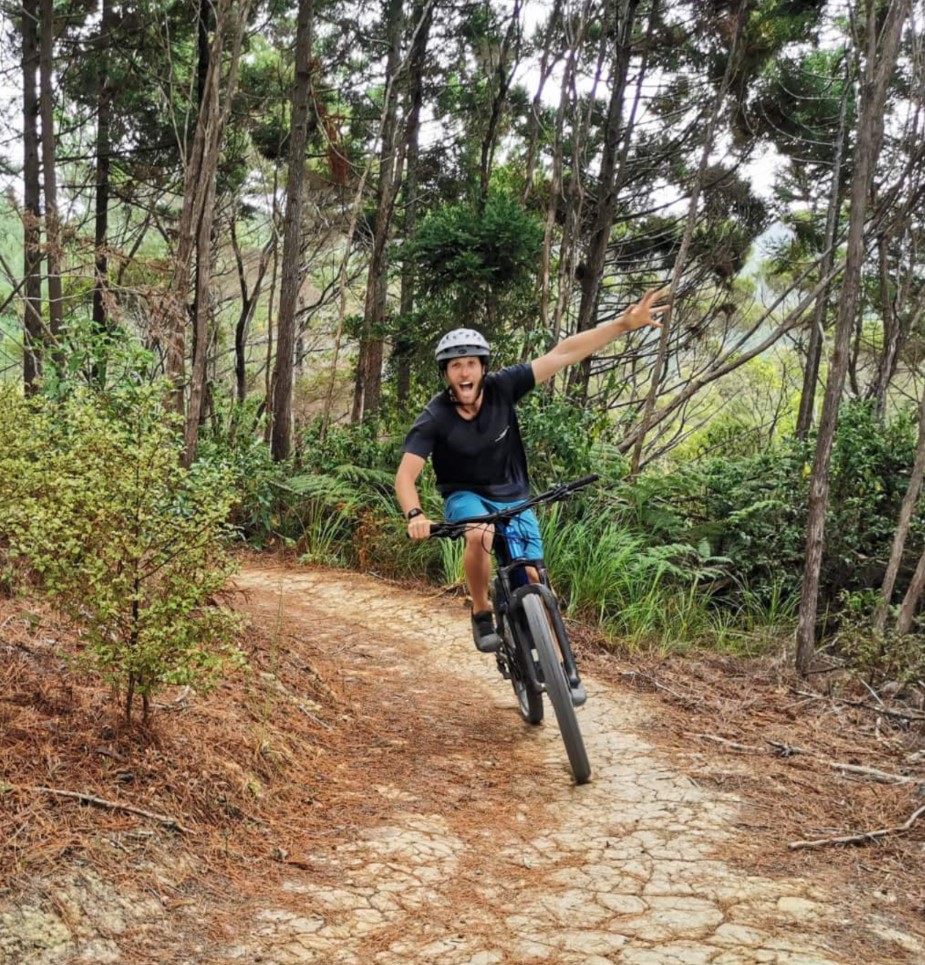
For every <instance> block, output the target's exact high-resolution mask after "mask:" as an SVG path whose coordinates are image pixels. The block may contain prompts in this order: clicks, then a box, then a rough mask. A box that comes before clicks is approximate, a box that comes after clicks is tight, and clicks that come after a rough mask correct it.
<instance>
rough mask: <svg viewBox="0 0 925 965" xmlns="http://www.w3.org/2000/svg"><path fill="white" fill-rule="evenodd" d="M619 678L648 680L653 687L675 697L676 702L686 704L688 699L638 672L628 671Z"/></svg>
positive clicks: (647, 675) (645, 674)
mask: <svg viewBox="0 0 925 965" xmlns="http://www.w3.org/2000/svg"><path fill="white" fill-rule="evenodd" d="M620 676H621V677H633V678H635V677H639V678H640V679H641V680H648V682H649V683H650V684H652V686H653V687H655V688H657V689H658V690H664V691H665V693H666V694H671V696H672V697H677V699H678V700H680V701H683V702H685V703H686V702H687V701H688V700H689V699H690V698H688V697H684V696H683V695H682V694H679V693H678V692H677V691H676V690H672V689H671V688H670V687H666V686H665V685H664V684H660V683H659V682H658V681H657V680H656V679H655V678H654V677H650V676H649V674H647V673H640V672H639V671H638V670H629V671H627V672H625V673H621V674H620Z"/></svg>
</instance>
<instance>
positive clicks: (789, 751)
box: [768, 740, 809, 757]
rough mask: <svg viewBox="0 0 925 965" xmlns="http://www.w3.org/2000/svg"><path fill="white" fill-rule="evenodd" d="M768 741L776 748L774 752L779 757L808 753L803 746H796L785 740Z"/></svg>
mask: <svg viewBox="0 0 925 965" xmlns="http://www.w3.org/2000/svg"><path fill="white" fill-rule="evenodd" d="M768 743H769V744H770V745H771V747H773V748H774V751H773V753H774V754H776V755H777V756H778V757H796V755H797V754H808V753H809V752H808V751H804V750H803V748H802V747H794V746H793V745H792V744H785V743H784V742H783V741H771V740H769V741H768Z"/></svg>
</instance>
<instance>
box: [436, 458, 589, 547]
mask: <svg viewBox="0 0 925 965" xmlns="http://www.w3.org/2000/svg"><path fill="white" fill-rule="evenodd" d="M600 478H601V477H600V476H599V475H598V474H597V473H596V472H595V473H591V474H590V475H587V476H582V477H581V478H580V479H573V480H572V481H571V482H567V483H559V484H558V485H555V486H553V487H552V488H551V489H547V490H546V492H543V493H540V494H539V495H537V496H531V498H530V499H527V500H525V501H524V502H522V503H521V504H520V505H519V506H515V507H511V508H510V509H499V510H498V511H497V512H496V513H486V514H485V515H483V516H469V517H467V518H466V519H457V520H455V521H453V522H443V523H434V524H433V525H432V526H431V527H430V535H431V537H432V538H433V537H437V538H438V539H458V538H459V537H461V536H463V535H464V534H465V532H466V530H467V529H468V527H470V526H486V525H491V524H492V523H509V522H510V521H511V520H512V519H513V518H514V517H515V516H517V515H519V514H520V513H522V512H524V510H527V509H532V508H533V507H534V506H539V505H540V504H541V503H558V502H561V501H562V500H564V499H568V498H569V497H570V496H573V495H574V494H575V493H577V492H578V490H579V489H584V488H585V487H586V486H590V485H591V483H593V482H597V480H598V479H600Z"/></svg>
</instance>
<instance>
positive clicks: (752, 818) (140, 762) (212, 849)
mask: <svg viewBox="0 0 925 965" xmlns="http://www.w3.org/2000/svg"><path fill="white" fill-rule="evenodd" d="M253 602H254V601H241V605H242V606H245V607H247V608H249V609H251V610H252V611H253V612H255V613H257V617H256V619H255V622H254V623H253V625H252V627H251V628H250V630H249V631H248V634H247V637H246V644H245V649H246V651H247V654H248V658H249V660H250V663H251V668H252V669H251V672H250V673H248V674H245V675H242V676H238V677H235V678H234V679H231V680H229V681H227V682H225V683H224V684H223V685H222V686H220V687H219V688H218V689H217V690H216V691H215V692H213V693H212V694H209V695H206V696H202V695H197V694H191V693H189V692H186V691H182V690H176V691H171V692H168V693H165V694H163V695H161V696H160V697H159V698H158V701H157V708H156V714H155V717H154V720H153V722H152V726H151V727H150V728H147V729H146V728H142V727H140V726H137V725H136V726H135V727H133V728H126V727H124V725H123V724H122V723H121V721H120V720H119V707H118V705H117V703H116V702H115V701H114V698H113V695H112V693H111V692H110V691H109V690H108V689H107V688H105V687H101V686H100V685H99V684H98V683H96V682H94V681H92V680H89V679H81V678H78V677H75V676H74V675H73V674H71V673H70V672H68V669H67V667H68V663H67V660H68V658H69V657H70V656H72V655H73V654H74V653H75V652H76V650H77V646H78V644H77V641H76V640H75V638H74V636H73V634H72V633H71V632H70V631H69V630H68V628H67V627H65V626H63V625H61V624H60V623H59V622H57V620H56V619H55V617H54V615H53V614H52V613H51V612H50V611H48V610H46V609H43V608H42V607H40V606H38V605H36V604H34V603H30V604H29V605H28V606H24V604H23V602H22V601H10V600H0V755H2V758H0V759H2V772H0V780H2V782H3V791H4V793H3V808H2V809H0V842H2V844H0V849H2V850H0V876H2V877H0V887H6V888H16V887H18V886H22V885H24V884H26V883H27V882H28V881H29V879H30V877H31V876H32V875H34V874H36V873H38V872H41V871H47V869H48V868H50V867H55V866H61V865H63V864H66V863H67V862H85V863H87V864H89V865H90V866H92V867H98V868H100V869H102V870H103V871H104V872H105V873H106V874H107V875H108V876H110V877H112V878H113V879H115V880H118V877H119V875H123V876H125V877H126V878H131V879H132V881H133V882H134V883H136V884H138V883H139V881H143V880H144V878H145V876H148V878H149V879H150V882H151V887H152V888H153V889H155V890H157V891H158V894H160V895H161V897H162V900H163V901H164V902H165V904H168V905H169V904H170V903H178V902H179V903H182V902H183V901H184V900H185V897H186V895H187V894H190V893H192V892H193V891H194V890H197V889H198V890H199V891H200V892H201V891H202V890H203V889H208V888H210V887H213V888H215V889H216V891H224V890H227V889H228V888H229V887H233V888H234V889H235V890H236V891H238V892H239V893H240V894H242V895H251V896H255V895H257V894H259V893H260V892H261V889H275V887H276V884H277V883H278V881H279V880H280V877H281V876H282V875H284V874H286V873H288V872H291V871H292V869H293V868H310V869H311V870H312V873H313V874H314V875H316V876H318V877H323V876H324V875H325V874H326V873H327V872H326V868H325V865H324V863H323V862H319V861H318V860H317V858H318V856H319V855H320V854H322V853H323V852H324V851H325V850H326V849H329V848H332V847H335V846H336V845H337V844H338V843H339V842H343V841H349V840H352V839H353V838H354V837H355V835H356V834H357V833H358V832H359V831H360V830H361V829H363V828H368V827H372V826H374V825H375V824H377V823H378V822H379V820H380V818H381V816H382V814H383V812H384V811H385V810H387V809H388V808H389V807H391V804H390V802H389V801H388V800H387V799H384V798H383V797H382V796H381V795H380V794H377V793H375V792H374V790H373V789H374V788H375V787H381V786H388V785H391V784H392V783H393V782H396V780H397V778H396V775H399V774H400V775H401V782H407V781H409V780H410V781H412V782H413V786H414V788H415V793H416V799H415V800H414V801H413V802H408V803H406V804H405V805H403V806H405V807H406V808H408V809H420V810H421V812H422V813H426V812H429V811H433V810H435V809H436V810H438V811H441V810H442V811H446V810H450V811H452V810H453V809H461V808H463V807H465V808H466V809H467V811H468V812H470V814H471V815H472V817H470V818H468V819H469V820H472V819H473V818H477V819H479V820H485V821H497V822H499V823H504V822H505V819H506V816H508V815H509V814H510V813H511V812H512V811H513V810H514V809H516V807H517V806H518V804H520V803H522V802H519V801H517V800H516V799H512V798H511V796H510V793H509V782H507V781H505V780H499V781H498V786H497V788H495V790H494V792H493V789H492V782H491V780H490V779H487V780H481V779H480V781H479V788H478V793H477V794H476V793H475V792H474V791H473V789H472V786H471V780H470V778H471V766H470V764H469V763H468V758H469V757H471V755H472V752H473V743H474V742H473V739H472V734H473V733H480V734H481V740H480V741H476V742H475V743H476V744H477V745H478V747H477V750H478V752H479V753H480V754H482V755H484V756H486V757H487V758H488V759H489V764H490V765H491V766H497V767H500V768H503V767H504V766H505V765H506V761H507V756H509V755H507V754H506V748H508V747H509V743H510V740H511V734H510V722H509V721H508V720H507V719H499V720H497V721H493V720H491V719H489V720H486V719H485V718H484V715H483V713H482V708H481V704H480V702H479V701H478V700H476V699H471V700H467V697H466V695H465V694H458V693H453V694H447V693H442V692H441V691H440V679H441V674H440V668H439V667H436V666H435V667H434V671H433V677H432V679H431V680H429V681H424V682H423V687H422V689H421V691H420V692H418V693H416V694H409V693H407V692H404V691H401V690H397V691H395V692H394V693H390V694H389V700H388V701H385V702H383V700H382V686H381V684H382V681H383V679H387V675H388V672H389V668H388V667H387V666H385V665H384V664H383V663H382V662H381V661H377V659H376V658H375V656H374V655H373V656H371V655H370V654H369V653H367V652H365V651H363V650H362V648H360V649H359V650H355V649H354V648H353V646H352V644H351V640H352V639H354V638H355V637H358V636H360V634H359V631H356V630H354V629H352V628H351V625H350V620H349V618H348V617H346V616H345V619H344V625H343V627H342V628H341V632H339V633H338V636H337V639H336V640H335V639H324V638H321V637H314V636H313V637H311V638H310V639H309V638H307V637H306V634H305V633H304V631H303V630H300V629H298V628H296V627H291V626H288V625H287V624H286V623H282V624H281V623H280V621H279V619H278V618H277V617H276V616H274V614H273V612H272V597H271V596H270V597H268V599H267V600H266V601H264V603H265V606H264V609H263V610H262V611H259V612H258V611H257V610H255V609H254V607H253V606H252V604H253ZM576 637H577V638H578V640H579V641H580V643H579V650H580V653H581V657H582V662H583V666H584V667H585V669H586V671H587V672H592V673H594V674H596V675H598V676H600V677H602V678H607V679H610V680H611V681H612V682H613V683H615V684H618V685H621V686H623V687H626V688H631V689H634V690H637V691H639V692H645V693H647V694H649V695H650V696H649V697H648V698H647V699H650V700H651V699H652V698H653V697H654V698H657V700H658V710H657V713H656V714H654V715H653V718H654V724H655V727H654V731H653V732H652V733H651V734H650V735H649V736H650V737H652V738H653V739H654V740H655V741H656V743H658V744H659V745H661V746H662V748H663V749H664V751H665V752H666V753H668V754H670V755H671V756H672V757H674V758H675V759H681V760H682V761H683V762H684V763H683V764H682V767H683V768H684V769H685V771H686V772H687V773H689V774H691V775H692V776H693V777H694V778H695V779H696V780H697V781H698V782H700V783H702V784H704V785H711V784H712V785H715V786H716V787H718V788H720V789H722V790H724V791H731V792H733V793H735V794H736V795H738V796H739V797H740V798H742V799H743V801H744V802H745V804H746V808H745V810H744V811H743V814H742V818H741V822H740V830H741V832H742V833H741V834H740V835H737V836H736V841H735V853H730V854H728V855H726V856H725V857H726V858H727V859H728V860H730V861H732V862H735V863H737V864H738V865H739V866H742V867H743V868H745V869H747V870H749V871H751V872H755V873H762V874H787V875H800V876H803V877H807V878H811V879H812V878H817V879H826V878H831V877H832V876H840V877H842V878H843V879H847V880H850V881H853V882H854V883H855V885H856V886H857V887H860V888H863V889H864V890H865V892H867V893H870V892H872V891H876V892H878V893H880V894H882V895H883V896H884V899H885V900H889V901H891V902H895V903H896V909H897V911H900V912H902V913H903V914H904V915H907V916H909V917H911V918H914V919H916V920H917V922H918V924H919V925H921V922H922V919H923V917H925V886H923V883H922V875H921V871H920V868H921V865H922V858H923V857H925V828H923V826H922V825H923V824H925V822H920V823H918V824H916V825H915V826H914V827H913V828H912V829H910V831H909V832H908V833H904V834H899V835H895V836H891V837H889V838H883V839H880V840H879V841H877V842H871V843H870V844H866V845H863V846H860V847H832V848H828V847H827V848H823V849H821V850H819V851H797V852H794V851H790V850H788V844H790V843H791V842H794V841H799V840H804V839H807V838H817V837H828V836H833V837H834V836H837V835H841V834H845V833H856V832H863V831H874V830H877V829H879V828H886V827H893V826H897V825H899V824H901V823H902V822H903V821H904V820H906V819H907V818H908V817H909V815H910V814H911V813H912V812H913V811H914V810H915V808H916V807H917V806H919V805H920V804H921V803H922V799H921V797H919V796H918V795H919V794H920V793H921V792H920V788H921V783H920V782H921V780H922V779H923V778H925V765H923V763H922V760H921V757H918V758H917V757H916V754H917V752H918V751H921V750H922V747H923V745H925V740H923V728H922V724H921V723H920V722H919V721H906V722H904V721H903V719H902V718H901V717H896V716H890V715H887V714H877V713H876V712H874V711H871V710H869V709H867V708H866V707H859V706H851V705H849V704H845V703H842V702H840V700H841V699H842V698H850V699H857V700H859V701H861V700H864V701H866V702H869V698H870V695H869V694H868V693H866V692H864V691H858V692H855V691H853V690H852V689H851V686H850V685H849V684H847V683H845V682H844V681H838V682H837V683H836V682H834V681H832V680H831V679H830V680H829V681H828V682H827V684H826V685H827V686H828V687H829V688H830V690H832V693H831V694H828V693H821V692H820V693H819V694H818V696H813V697H807V696H802V695H801V694H800V693H798V691H804V692H805V691H808V689H809V688H808V687H807V685H806V683H805V682H804V681H801V680H799V678H796V677H795V676H793V675H792V674H791V673H790V672H789V671H788V669H787V667H786V664H785V663H784V662H782V661H750V662H741V661H734V660H730V659H721V658H703V659H694V658H672V659H668V660H659V661H656V660H641V659H632V660H631V659H628V658H627V657H626V656H625V655H622V656H619V657H616V658H615V657H614V656H613V655H611V654H607V653H605V652H604V651H603V650H602V649H600V648H599V646H598V645H597V643H596V642H595V641H594V640H593V636H592V635H591V634H590V633H588V632H586V631H581V630H580V629H579V628H576ZM345 668H346V669H345ZM823 682H824V681H823V680H821V679H816V680H814V681H813V686H814V687H819V685H820V684H821V683H823ZM409 700H410V701H416V702H417V703H418V704H420V703H421V702H422V701H425V702H429V704H430V705H431V706H430V709H429V710H428V711H427V720H428V728H427V732H426V733H423V734H422V733H421V732H420V730H415V729H414V728H413V727H412V726H411V724H410V723H409V721H410V720H411V718H412V715H410V714H408V713H406V710H407V708H406V707H403V702H406V701H409ZM415 709H416V710H420V707H416V708H415ZM898 712H899V713H901V712H902V708H900V709H899V711H898ZM467 717H468V718H469V719H468V724H469V726H466V724H467V720H466V718H467ZM771 742H773V743H771ZM788 750H789V753H788ZM839 761H840V762H844V763H848V764H853V765H857V766H859V767H867V768H876V769H879V770H882V771H883V772H889V773H897V774H905V775H908V776H910V777H912V778H913V779H914V781H913V783H911V784H906V785H896V786H890V785H884V784H881V783H875V782H874V781H872V780H868V779H861V778H859V777H852V776H849V775H846V774H843V773H840V772H838V771H835V770H833V769H832V768H831V766H830V765H831V763H832V762H839ZM521 766H522V765H521ZM38 787H49V788H57V789H61V790H67V791H78V792H80V793H83V794H86V795H88V796H92V797H95V798H99V799H100V800H103V801H109V802H113V803H122V804H128V805H130V806H132V807H134V808H138V809H142V810H145V811H149V812H152V813H154V814H159V815H165V816H168V817H172V818H174V819H175V820H176V821H177V822H179V823H181V824H182V825H183V826H185V827H189V829H190V830H191V831H192V832H194V833H191V834H182V833H180V832H177V831H176V830H173V831H171V830H170V829H169V828H166V827H163V826H160V825H158V823H157V822H153V821H150V820H145V819H143V818H140V817H139V816H138V815H137V814H129V813H124V812H120V811H118V810H112V809H110V808H107V807H105V806H103V807H93V806H85V805H82V804H79V803H77V802H75V801H72V800H67V799H57V798H55V797H53V796H50V795H48V794H44V793H41V792H38V791H36V790H35V788H38ZM178 855H186V856H187V858H188V860H187V862H186V863H184V862H183V861H178V860H177V856H178ZM167 856H169V857H170V859H171V863H172V865H173V867H174V869H179V870H178V871H177V873H176V874H175V875H174V876H173V878H172V880H171V884H170V885H169V887H166V888H165V885H164V883H163V881H161V880H160V879H159V877H158V873H157V869H158V867H159V863H160V862H162V861H164V860H165V858H166V857H167ZM193 859H195V860H193ZM185 867H188V868H189V871H188V874H186V875H184V873H183V870H182V869H183V868H185ZM203 872H207V873H206V874H204V873H203ZM463 883H464V882H463ZM232 924H233V923H230V922H221V921H217V922H213V923H212V926H213V927H215V928H218V929H221V928H223V927H224V928H228V927H232Z"/></svg>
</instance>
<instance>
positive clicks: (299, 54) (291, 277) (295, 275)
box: [270, 0, 314, 462]
mask: <svg viewBox="0 0 925 965" xmlns="http://www.w3.org/2000/svg"><path fill="white" fill-rule="evenodd" d="M313 23H314V5H313V0H299V7H298V15H297V20H296V40H295V73H294V78H293V83H292V129H291V133H290V137H289V171H288V179H287V181H286V216H285V221H284V227H283V258H282V269H281V274H282V279H281V282H280V296H279V318H278V320H277V333H276V362H275V365H274V368H273V398H272V407H271V416H272V430H271V436H270V443H271V450H272V453H273V459H274V460H276V461H277V462H280V461H282V460H284V459H287V458H288V457H289V453H290V452H291V450H292V379H293V360H294V353H295V330H296V313H297V310H298V303H299V290H300V288H301V281H302V276H301V271H300V254H301V250H302V191H303V185H304V182H305V149H306V145H307V143H308V121H309V108H310V106H311V98H312V28H313Z"/></svg>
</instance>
